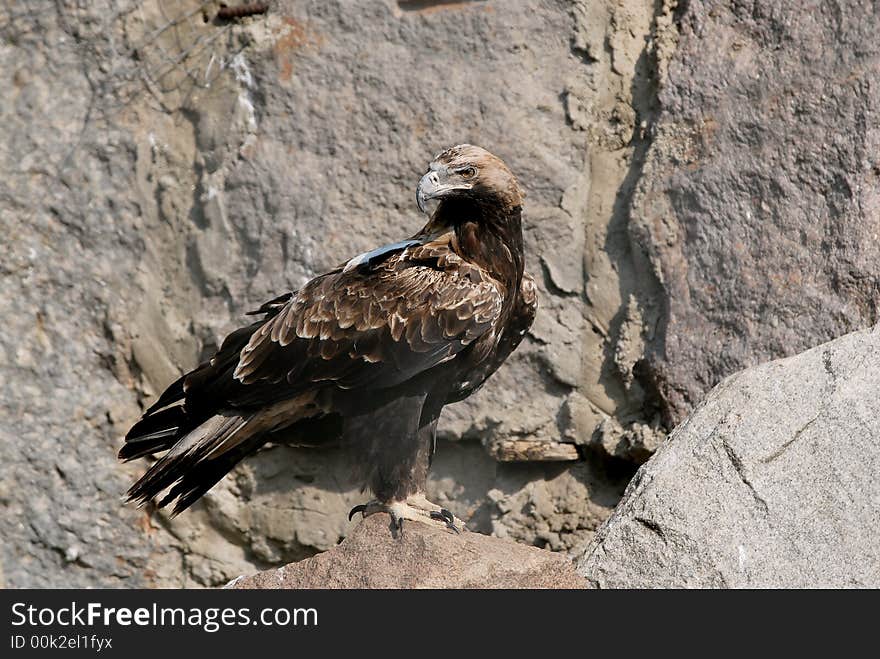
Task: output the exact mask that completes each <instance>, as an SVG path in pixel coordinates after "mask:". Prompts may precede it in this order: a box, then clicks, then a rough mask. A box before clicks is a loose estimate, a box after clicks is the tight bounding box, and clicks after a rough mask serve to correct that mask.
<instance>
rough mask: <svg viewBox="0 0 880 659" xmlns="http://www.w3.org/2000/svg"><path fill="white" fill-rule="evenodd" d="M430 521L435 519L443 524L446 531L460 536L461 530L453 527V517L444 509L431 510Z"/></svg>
mask: <svg viewBox="0 0 880 659" xmlns="http://www.w3.org/2000/svg"><path fill="white" fill-rule="evenodd" d="M431 519H435V520H437V521H438V522H444V523H445V524H446V528H447V529H450V530H452V531H455V532H456V533H457V534H461V530H460V529H459V528H458V527H457V526H456V525H455V515H453V514H452V513H451V512H450V511H448V510H447V509H446V508H441V509H440V510H432V511H431Z"/></svg>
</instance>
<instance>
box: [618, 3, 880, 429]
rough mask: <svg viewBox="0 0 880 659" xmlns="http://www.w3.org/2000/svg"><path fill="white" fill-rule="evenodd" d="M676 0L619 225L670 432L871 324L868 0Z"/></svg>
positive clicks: (875, 185)
mask: <svg viewBox="0 0 880 659" xmlns="http://www.w3.org/2000/svg"><path fill="white" fill-rule="evenodd" d="M679 4H680V5H681V9H680V10H678V11H679V16H678V18H679V29H678V47H677V49H676V51H675V53H674V55H673V56H672V57H671V59H669V60H668V61H667V64H668V76H667V77H666V78H665V80H664V84H663V87H662V89H661V92H660V94H659V99H658V100H659V116H658V118H657V120H656V123H655V124H654V125H653V127H652V129H651V132H652V135H651V146H650V149H649V151H648V153H647V155H646V159H645V164H644V167H643V169H642V171H641V177H640V179H639V181H638V184H637V189H636V192H635V194H634V199H633V207H632V217H631V221H630V224H629V232H630V236H631V238H632V240H633V244H634V247H635V250H636V252H637V253H639V254H641V255H642V256H643V257H644V258H645V265H644V267H645V269H650V270H653V271H654V273H655V275H656V281H655V284H654V286H653V287H648V288H642V289H641V290H640V294H639V295H637V298H638V299H639V303H640V306H641V307H642V308H643V309H644V314H643V315H644V316H645V319H646V320H645V322H644V327H647V328H651V329H650V331H649V332H646V333H645V341H646V344H647V346H646V349H645V352H644V357H643V361H642V363H641V364H640V368H641V369H642V371H641V381H642V384H643V386H644V387H645V388H646V389H649V390H650V389H656V391H657V395H658V399H659V402H660V404H661V407H662V409H663V411H664V414H665V417H666V421H667V425H668V427H672V426H673V425H675V424H676V423H678V422H679V421H681V420H682V419H683V418H684V417H685V416H686V415H687V414H688V413H689V412H690V410H691V409H692V408H693V407H694V405H696V403H697V402H699V401H700V400H701V399H702V398H703V396H704V395H705V394H706V393H707V392H708V391H709V390H710V389H711V388H712V387H713V386H714V385H715V384H717V383H718V382H719V381H720V380H721V379H722V378H724V377H725V376H727V375H730V374H731V373H734V372H736V371H738V370H740V369H742V368H745V367H747V366H751V365H754V364H758V363H761V362H764V361H766V360H768V359H773V358H777V357H782V356H787V355H793V354H796V353H799V352H802V351H803V350H806V349H807V348H810V347H813V346H816V345H819V344H821V343H824V342H826V341H829V340H831V339H833V338H835V337H838V336H841V335H843V334H846V333H847V332H851V331H853V330H857V329H862V328H865V327H870V326H872V325H873V324H874V323H876V322H877V320H878V318H880V316H878V308H880V270H878V268H877V263H878V262H880V241H878V240H877V234H878V227H880V224H878V218H880V69H878V67H877V66H876V62H877V59H878V58H880V40H878V39H877V38H876V33H877V29H878V25H880V16H878V13H877V12H878V9H877V4H876V2H871V1H870V0H861V1H857V2H846V3H839V2H831V3H825V4H816V5H810V8H809V9H808V10H805V7H804V4H803V3H802V2H798V1H797V0H772V1H770V0H757V1H754V2H735V3H731V2H726V1H722V0H712V1H708V2H688V3H684V4H683V5H682V3H679ZM654 328H656V329H654Z"/></svg>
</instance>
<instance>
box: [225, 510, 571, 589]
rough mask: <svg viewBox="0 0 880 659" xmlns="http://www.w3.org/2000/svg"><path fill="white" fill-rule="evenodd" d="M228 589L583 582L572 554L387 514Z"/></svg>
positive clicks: (562, 584) (515, 585) (563, 585)
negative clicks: (395, 522) (392, 525)
mask: <svg viewBox="0 0 880 659" xmlns="http://www.w3.org/2000/svg"><path fill="white" fill-rule="evenodd" d="M227 587H229V588H296V589H299V588H585V587H586V582H585V581H584V580H583V579H582V578H581V577H579V576H578V575H577V574H575V571H574V566H573V565H572V563H571V561H570V560H568V559H567V558H565V557H564V556H562V555H561V554H556V553H553V552H549V551H546V550H543V549H537V548H535V547H526V546H524V545H520V544H517V543H514V542H510V541H509V540H501V539H498V538H492V537H489V536H484V535H480V534H479V533H471V532H468V531H465V532H463V533H461V534H458V535H457V534H455V533H452V532H451V531H447V530H444V529H440V528H437V527H434V526H429V525H427V524H421V523H419V522H404V532H403V536H402V537H400V538H394V537H392V535H391V531H390V529H389V517H388V515H385V514H376V515H372V516H370V517H368V518H367V519H365V520H364V521H363V522H361V523H359V524H358V525H357V527H356V528H355V529H354V531H353V532H352V533H351V534H350V535H349V536H348V537H347V538H346V539H345V540H343V541H342V543H341V544H340V545H338V546H336V547H334V548H332V549H330V550H329V551H325V552H323V553H321V554H318V555H316V556H313V557H312V558H307V559H305V560H303V561H300V562H298V563H292V564H290V565H285V566H282V567H279V568H277V569H274V570H267V571H265V572H260V573H258V574H254V575H251V576H242V577H238V578H237V579H234V580H233V581H232V582H230V583H229V584H228V585H227Z"/></svg>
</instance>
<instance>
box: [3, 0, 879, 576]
mask: <svg viewBox="0 0 880 659" xmlns="http://www.w3.org/2000/svg"><path fill="white" fill-rule="evenodd" d="M217 8H218V3H216V2H213V1H210V2H198V1H196V0H183V1H181V2H171V1H170V0H140V1H138V2H134V1H133V0H99V1H98V2H94V3H82V2H75V1H74V0H58V1H55V2H49V1H48V0H36V1H34V2H29V3H27V4H24V3H17V4H15V5H9V4H8V3H7V4H6V5H3V6H2V7H0V76H2V82H3V88H4V90H5V93H4V95H3V98H2V99H0V132H2V139H0V172H2V176H0V229H2V238H0V317H2V320H3V332H2V333H0V382H2V383H3V385H4V386H3V387H2V388H0V419H2V421H3V423H2V424H0V534H2V537H3V538H4V542H3V545H2V554H0V584H2V585H5V586H13V587H14V586H123V585H130V586H139V585H146V586H174V585H191V586H210V585H215V584H219V583H223V582H225V581H226V580H228V579H229V578H230V577H233V576H236V575H238V574H241V573H245V572H251V571H253V570H255V569H258V568H266V567H270V566H273V565H277V564H280V563H284V562H289V561H291V560H296V559H298V558H302V557H305V556H308V555H310V554H313V553H315V552H317V551H320V550H323V549H327V548H328V547H331V546H333V545H335V544H336V543H337V542H338V541H339V540H340V538H342V537H343V536H344V535H345V534H346V533H347V532H348V530H349V529H350V526H349V523H348V521H347V520H346V518H345V513H346V512H347V510H348V509H349V508H350V507H351V506H352V505H353V504H354V503H357V502H360V501H361V500H362V499H363V496H364V495H363V494H362V493H360V492H359V491H358V490H357V488H356V487H354V486H352V485H351V484H350V483H349V482H348V479H347V475H348V473H349V472H350V468H349V465H348V464H347V457H346V456H345V455H342V454H339V453H336V452H333V451H326V452H318V453H314V452H312V453H307V452H303V451H298V450H296V449H293V448H290V447H286V446H275V447H271V448H269V449H267V450H265V451H263V452H261V453H260V454H258V455H257V456H255V457H254V458H252V459H251V460H249V461H248V462H247V463H246V464H244V465H242V466H241V467H240V468H238V469H236V471H235V472H234V473H233V474H231V475H230V476H229V477H227V478H226V479H225V480H224V481H223V482H222V483H221V484H220V485H219V486H218V487H216V488H215V489H214V490H213V491H212V492H211V493H210V494H209V495H208V496H206V497H205V499H204V501H203V503H201V504H199V505H197V506H196V507H195V508H194V509H193V510H192V511H190V512H187V513H186V514H184V515H183V516H181V517H178V518H176V519H173V520H172V519H169V518H168V517H167V516H165V515H164V514H162V513H161V512H155V511H151V510H134V509H131V508H127V507H123V506H122V505H121V504H120V502H119V495H120V494H121V493H122V492H123V491H124V490H125V488H126V487H127V485H128V484H129V483H130V482H131V480H132V479H133V478H135V477H136V476H137V475H138V474H140V473H142V471H143V469H144V468H145V465H144V464H143V463H135V464H130V465H119V464H117V463H116V461H115V453H116V450H117V449H118V447H119V445H120V443H121V437H122V435H123V434H124V433H125V431H126V429H127V428H128V427H129V426H130V424H131V423H132V422H133V421H135V420H136V419H137V417H138V415H139V414H140V412H141V411H142V409H143V408H144V406H145V405H147V404H149V402H150V401H151V400H152V399H153V398H154V397H155V396H156V395H157V394H158V393H159V392H160V391H161V390H162V389H163V388H164V387H165V386H166V385H167V384H168V383H169V382H171V381H172V380H173V379H174V378H176V377H177V376H178V375H179V374H180V373H181V372H182V371H183V370H185V369H188V368H191V367H192V366H193V365H195V364H196V363H197V362H198V361H199V359H200V358H202V357H204V356H205V355H207V354H208V353H209V352H210V351H211V350H212V349H213V348H214V347H216V345H217V344H218V342H219V341H220V339H221V338H222V336H223V335H224V334H225V333H226V332H228V331H229V330H231V329H233V328H234V327H236V326H237V325H238V324H240V323H241V322H242V320H243V312H245V311H247V310H249V309H252V308H254V307H255V306H257V305H259V304H260V303H261V302H262V301H264V300H265V299H267V298H268V297H270V296H274V295H276V294H278V293H280V292H282V291H285V290H290V289H292V288H296V287H298V286H300V285H301V284H302V283H303V282H304V281H306V280H307V279H309V278H310V277H312V276H314V275H315V274H317V273H319V272H321V271H322V270H323V269H325V268H327V267H330V266H333V265H335V264H336V263H338V262H340V261H342V260H344V259H347V258H349V257H350V256H351V255H353V254H356V253H359V252H362V251H364V250H366V249H369V248H371V247H373V246H375V245H376V244H380V243H382V242H387V241H391V240H395V239H398V238H399V237H400V236H402V235H407V234H409V233H411V232H412V231H413V230H415V229H416V228H418V226H419V224H420V222H421V218H420V217H419V216H418V214H417V212H416V210H415V208H414V201H413V194H414V186H415V183H416V181H417V180H418V177H419V175H420V174H421V173H422V171H423V170H424V167H425V166H426V163H427V162H428V160H429V159H430V158H431V157H432V156H433V154H435V153H436V152H437V151H439V150H440V149H441V148H443V147H444V146H447V145H449V144H452V143H457V142H462V141H471V142H475V143H478V144H481V145H483V146H485V147H487V148H489V149H490V150H492V151H495V152H496V153H498V154H499V155H500V156H502V157H503V158H504V159H505V160H506V161H507V162H508V163H509V164H510V165H511V167H512V168H513V170H514V171H515V172H516V173H517V174H518V175H519V177H520V179H521V180H522V182H523V184H524V187H525V188H526V191H527V194H528V197H527V204H526V209H525V212H526V228H525V238H526V244H527V252H528V268H529V270H530V271H531V272H532V273H533V274H535V275H536V278H537V279H538V282H539V286H540V289H541V307H540V312H539V315H538V318H537V320H536V323H535V326H534V328H533V330H532V331H531V332H530V333H529V335H528V336H527V337H526V340H525V341H524V343H523V345H522V346H521V348H520V349H519V350H518V351H517V352H516V354H515V355H513V357H512V358H511V359H510V361H509V363H508V364H506V365H505V366H504V368H503V369H501V370H500V371H499V372H498V373H497V374H496V376H495V377H493V379H492V380H491V381H490V382H489V383H488V384H487V386H486V387H485V388H484V390H482V391H481V392H479V393H478V394H477V395H476V396H474V397H473V398H472V399H470V400H469V401H466V402H465V403H462V404H459V405H455V406H451V407H449V408H448V409H447V410H446V411H445V412H444V415H443V419H442V421H441V442H440V451H439V454H438V457H437V462H436V464H435V467H434V469H433V473H432V479H431V483H430V490H431V491H430V492H429V495H430V496H431V497H433V498H434V499H435V500H437V501H440V502H442V503H444V504H446V505H448V507H450V508H451V509H452V510H453V511H454V512H455V513H456V514H457V515H458V516H459V517H463V518H465V519H468V520H469V522H470V525H471V526H472V527H473V528H474V529H475V530H478V531H481V532H484V533H492V534H495V535H498V536H504V537H509V538H512V539H514V540H517V541H520V542H524V543H529V544H536V545H541V546H546V547H549V548H551V549H554V550H558V551H562V552H567V553H568V554H569V555H572V556H576V555H579V554H581V553H582V552H583V549H584V547H586V546H587V545H588V543H589V542H590V541H591V539H592V538H593V537H594V535H595V530H596V529H597V527H598V526H599V525H600V524H601V523H602V522H603V520H605V519H606V518H607V517H608V515H609V514H610V513H611V510H612V509H613V508H614V506H615V505H616V504H617V502H618V501H619V499H620V497H621V494H622V492H623V489H624V487H625V486H626V484H627V482H628V481H629V479H630V477H631V476H632V474H633V472H634V471H635V469H636V467H637V465H638V464H640V463H642V462H644V461H645V460H646V459H647V458H648V457H649V456H650V455H651V453H652V452H653V451H654V450H655V449H656V448H657V446H658V445H659V443H660V442H661V441H662V439H663V437H664V433H665V430H666V429H668V428H671V426H672V425H673V424H674V423H676V422H677V421H678V420H680V419H681V418H682V417H683V416H684V415H686V414H687V413H688V412H689V411H690V410H691V408H692V407H693V406H694V405H695V403H697V402H698V401H699V400H700V398H701V397H702V396H703V395H704V394H705V393H706V392H707V391H708V390H709V389H710V388H711V387H712V386H713V385H715V384H716V383H717V382H719V381H720V380H721V379H722V378H723V377H724V376H726V375H728V374H730V373H732V372H733V371H735V370H737V369H740V368H742V367H744V366H748V365H750V364H754V363H757V362H759V361H763V360H766V359H768V358H770V357H776V356H780V355H787V354H792V353H794V352H798V351H800V350H803V349H804V348H806V347H809V346H812V345H817V344H819V343H821V342H823V341H825V340H827V339H829V338H832V337H834V336H838V335H840V334H843V333H845V332H847V331H850V330H851V329H856V328H859V327H866V326H868V325H870V324H872V323H874V322H876V320H877V308H878V302H880V293H878V291H880V282H878V275H877V268H876V263H877V262H878V256H880V255H878V254H877V249H878V244H880V243H878V241H877V240H876V236H877V233H878V231H877V229H878V225H877V222H878V217H880V213H878V208H880V202H878V200H880V194H878V189H880V185H878V182H880V175H878V172H880V168H878V165H877V153H878V152H880V150H878V148H877V147H878V135H880V133H878V131H877V126H878V125H880V122H878V117H877V110H876V108H877V107H880V98H878V97H877V94H878V89H880V85H878V84H877V66H876V63H877V61H878V56H880V55H878V45H877V44H878V42H877V40H876V39H875V38H874V35H875V33H876V31H877V28H878V27H880V20H878V14H880V10H878V3H877V2H870V1H868V0H862V1H860V2H853V3H837V2H821V3H814V4H810V5H809V6H808V7H806V8H805V7H804V5H803V3H795V2H790V1H788V0H775V1H760V0H753V1H748V2H740V1H737V2H721V1H720V0H717V1H711V2H700V3H693V2H679V3H677V4H676V3H675V2H674V1H673V0H654V1H648V0H632V1H628V2H622V1H617V0H569V1H564V0H545V1H542V2H538V3H535V2H525V1H524V0H522V1H520V0H505V1H502V0H485V1H480V0H474V1H471V2H455V3H449V2H431V1H424V2H421V1H420V2H404V1H403V0H400V1H399V2H398V1H395V0H375V1H372V2H355V1H354V0H346V1H343V0H336V1H322V2H318V1H315V0H277V1H274V2H272V3H271V4H270V8H269V11H268V12H267V13H266V14H264V15H260V16H253V17H248V18H245V19H242V20H240V21H232V22H224V21H222V20H218V19H217V18H216V12H217Z"/></svg>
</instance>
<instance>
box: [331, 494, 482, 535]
mask: <svg viewBox="0 0 880 659" xmlns="http://www.w3.org/2000/svg"><path fill="white" fill-rule="evenodd" d="M357 513H361V515H363V516H364V517H369V516H370V515H372V514H374V513H388V514H389V515H390V516H391V532H392V534H393V535H394V536H395V537H400V536H402V535H403V520H405V519H408V520H411V521H414V522H424V523H426V524H432V525H434V526H437V525H440V526H442V527H443V528H445V529H449V530H450V531H454V532H455V533H461V531H462V530H463V529H464V528H465V525H464V522H462V521H461V520H460V519H458V518H457V517H455V515H453V514H452V513H451V512H449V511H448V510H446V508H441V507H440V506H438V505H437V504H434V503H431V502H430V501H428V500H427V499H426V498H425V495H424V494H415V495H412V496H409V497H407V498H406V500H404V501H388V502H383V501H379V500H378V499H373V500H372V501H370V502H368V503H365V504H360V505H358V506H355V507H354V508H352V509H351V511H350V512H349V513H348V518H349V519H351V518H352V517H354V516H355V515H356V514H357Z"/></svg>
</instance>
